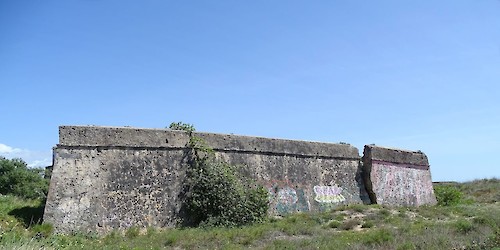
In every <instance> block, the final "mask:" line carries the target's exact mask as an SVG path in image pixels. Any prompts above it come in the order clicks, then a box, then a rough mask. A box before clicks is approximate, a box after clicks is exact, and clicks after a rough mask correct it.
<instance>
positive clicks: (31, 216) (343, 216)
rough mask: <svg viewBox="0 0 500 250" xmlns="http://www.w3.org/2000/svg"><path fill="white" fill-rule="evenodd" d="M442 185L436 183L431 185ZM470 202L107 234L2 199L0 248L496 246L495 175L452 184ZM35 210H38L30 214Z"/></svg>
mask: <svg viewBox="0 0 500 250" xmlns="http://www.w3.org/2000/svg"><path fill="white" fill-rule="evenodd" d="M440 185H441V184H435V187H438V186H440ZM454 185H455V187H456V188H457V189H458V190H460V191H461V192H462V194H463V197H465V198H464V199H466V200H467V199H469V198H468V197H470V196H472V195H476V200H477V201H476V200H474V201H473V202H472V203H468V202H465V203H459V204H457V205H452V206H421V207H385V206H380V205H345V206H339V207H337V208H335V209H333V210H331V211H328V212H323V213H298V214H290V215H287V216H285V217H282V218H270V219H268V220H267V221H264V222H263V223H255V224H252V225H246V226H241V227H231V228H227V227H208V228H178V229H154V228H147V229H141V228H138V227H131V228H130V229H129V230H127V231H125V232H119V231H112V232H110V233H108V234H107V235H105V236H97V235H93V234H82V233H75V234H71V235H54V234H51V230H52V228H51V226H50V225H46V224H40V221H39V219H40V217H39V216H41V213H40V212H41V210H40V200H28V199H21V198H18V197H15V196H12V195H4V196H0V249H195V248H196V249H223V248H225V249H500V202H499V201H498V200H497V201H494V202H491V198H492V197H496V196H497V195H498V194H500V180H498V179H488V180H478V181H473V182H467V183H456V184H454ZM35 214H38V215H35Z"/></svg>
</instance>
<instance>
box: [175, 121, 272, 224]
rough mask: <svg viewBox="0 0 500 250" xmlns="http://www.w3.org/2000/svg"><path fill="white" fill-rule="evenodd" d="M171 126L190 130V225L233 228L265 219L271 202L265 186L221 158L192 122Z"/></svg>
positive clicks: (186, 197)
mask: <svg viewBox="0 0 500 250" xmlns="http://www.w3.org/2000/svg"><path fill="white" fill-rule="evenodd" d="M170 128H172V129H181V130H185V131H187V132H189V133H190V140H189V143H188V145H187V146H188V148H189V149H190V152H189V163H190V168H189V169H188V170H187V173H186V176H187V178H186V179H187V180H186V182H185V185H186V186H185V192H186V193H185V198H184V205H185V207H186V209H187V217H189V220H190V224H193V225H201V226H229V227H231V226H240V225H245V224H251V223H254V222H260V221H263V220H264V219H265V217H266V215H267V210H268V208H269V201H268V192H267V190H266V189H265V188H264V187H262V186H260V185H257V184H255V183H254V182H252V181H251V180H250V179H248V178H246V177H244V176H242V175H241V174H240V172H239V171H238V166H234V165H230V164H228V163H226V162H224V161H222V160H220V159H217V157H216V156H215V153H214V150H213V149H212V148H211V147H209V146H208V145H207V143H206V142H205V140H203V139H202V138H200V137H197V136H194V135H193V133H192V132H193V131H195V129H194V127H193V126H192V125H190V124H184V123H182V122H179V123H172V124H171V125H170Z"/></svg>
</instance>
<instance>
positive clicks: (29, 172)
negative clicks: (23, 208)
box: [0, 156, 49, 199]
mask: <svg viewBox="0 0 500 250" xmlns="http://www.w3.org/2000/svg"><path fill="white" fill-rule="evenodd" d="M43 173H44V170H43V169H40V168H28V165H27V164H26V162H24V161H23V160H21V159H12V160H9V159H6V158H5V157H2V156H0V194H12V195H16V196H19V197H22V198H27V199H44V198H45V197H46V196H47V192H48V188H49V181H48V180H47V179H44V178H43Z"/></svg>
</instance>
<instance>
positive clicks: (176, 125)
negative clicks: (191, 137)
mask: <svg viewBox="0 0 500 250" xmlns="http://www.w3.org/2000/svg"><path fill="white" fill-rule="evenodd" d="M168 128H169V129H172V130H184V131H186V132H189V133H192V132H194V131H195V130H196V129H195V128H194V126H193V125H192V124H189V123H183V122H172V123H170V126H168Z"/></svg>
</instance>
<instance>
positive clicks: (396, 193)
mask: <svg viewBox="0 0 500 250" xmlns="http://www.w3.org/2000/svg"><path fill="white" fill-rule="evenodd" d="M363 165H364V179H365V184H366V187H367V190H368V193H369V195H370V198H371V200H372V202H373V203H377V204H385V205H399V206H420V205H424V204H429V205H433V204H436V198H435V196H434V190H433V188H432V180H431V173H430V169H429V161H428V159H427V156H426V155H425V154H424V153H422V152H420V151H407V150H401V149H391V148H383V147H377V146H373V145H368V146H365V149H364V156H363Z"/></svg>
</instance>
